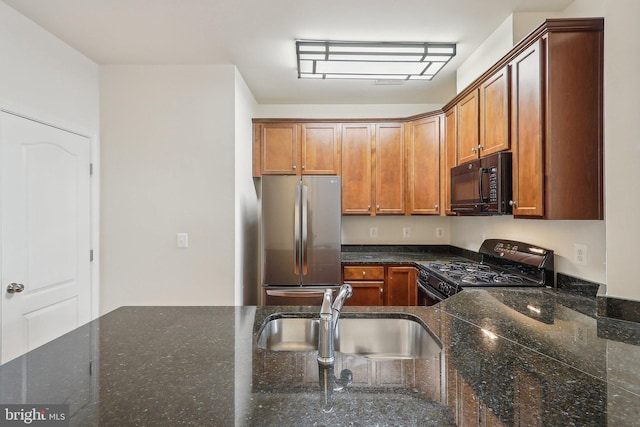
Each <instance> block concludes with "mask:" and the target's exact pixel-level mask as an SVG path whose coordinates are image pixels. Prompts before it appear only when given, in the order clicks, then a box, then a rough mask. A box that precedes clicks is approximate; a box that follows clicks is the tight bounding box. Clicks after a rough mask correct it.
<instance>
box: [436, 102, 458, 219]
mask: <svg viewBox="0 0 640 427" xmlns="http://www.w3.org/2000/svg"><path fill="white" fill-rule="evenodd" d="M457 111H458V110H457V109H456V108H455V107H454V108H451V109H449V110H447V111H445V113H444V142H443V151H444V155H443V159H442V164H443V168H442V169H443V171H442V174H441V175H440V176H441V182H442V187H441V191H442V193H443V197H442V199H443V203H444V212H445V214H447V215H455V212H453V211H452V210H451V168H452V167H454V166H456V165H457V164H458V163H457V150H458V139H457V138H458V137H457V131H456V130H457V123H456V122H457V121H456V118H457Z"/></svg>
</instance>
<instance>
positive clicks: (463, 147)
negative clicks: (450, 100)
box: [456, 89, 480, 164]
mask: <svg viewBox="0 0 640 427" xmlns="http://www.w3.org/2000/svg"><path fill="white" fill-rule="evenodd" d="M479 105H480V97H479V95H478V89H475V90H473V91H471V92H470V93H469V94H468V95H467V96H465V97H464V98H463V99H462V100H460V102H458V104H457V106H456V109H457V110H458V111H457V131H458V137H457V143H458V148H457V153H458V164H461V163H464V162H468V161H470V160H475V159H477V158H478V146H479V145H480V143H479V141H480V132H479V129H478V126H479V113H480V112H479Z"/></svg>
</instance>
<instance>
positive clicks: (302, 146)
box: [253, 122, 340, 176]
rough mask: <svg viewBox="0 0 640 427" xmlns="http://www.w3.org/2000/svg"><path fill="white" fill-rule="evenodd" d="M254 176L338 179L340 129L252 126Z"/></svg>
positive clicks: (282, 124)
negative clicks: (329, 177)
mask: <svg viewBox="0 0 640 427" xmlns="http://www.w3.org/2000/svg"><path fill="white" fill-rule="evenodd" d="M253 173H254V176H260V175H338V174H339V173H340V125H339V124H336V123H290V122H269V123H258V124H254V172H253Z"/></svg>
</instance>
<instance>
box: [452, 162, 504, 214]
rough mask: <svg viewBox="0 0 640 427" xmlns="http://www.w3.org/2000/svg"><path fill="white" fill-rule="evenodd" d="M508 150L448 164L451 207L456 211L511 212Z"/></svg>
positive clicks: (475, 212) (477, 212) (468, 212)
mask: <svg viewBox="0 0 640 427" xmlns="http://www.w3.org/2000/svg"><path fill="white" fill-rule="evenodd" d="M510 201H511V153H507V152H500V153H496V154H491V155H489V156H487V157H483V158H481V159H478V160H472V161H470V162H467V163H463V164H461V165H458V166H456V167H453V168H451V210H452V211H453V212H456V213H457V214H459V215H503V214H510V213H511V204H510V203H509V202H510Z"/></svg>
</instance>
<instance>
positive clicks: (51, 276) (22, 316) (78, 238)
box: [0, 112, 91, 363]
mask: <svg viewBox="0 0 640 427" xmlns="http://www.w3.org/2000/svg"><path fill="white" fill-rule="evenodd" d="M0 156H1V171H0V177H1V178H0V179H1V195H0V197H1V198H0V203H1V205H2V206H1V209H0V211H1V216H2V217H1V227H2V228H1V234H2V235H1V242H2V249H1V251H2V252H1V258H2V261H1V269H2V270H1V275H2V284H1V286H2V289H0V292H1V293H2V347H1V350H2V357H1V361H2V363H4V362H7V361H9V360H11V359H13V358H15V357H17V356H20V355H21V354H23V353H25V352H27V351H29V350H31V349H33V348H36V347H38V346H40V345H42V344H44V343H46V342H48V341H50V340H52V339H54V338H56V337H58V336H60V335H62V334H64V333H66V332H68V331H70V330H72V329H74V328H76V327H77V326H79V325H81V324H83V323H86V322H88V321H89V320H90V318H91V301H90V298H91V288H90V280H91V279H90V259H89V250H90V173H89V164H90V140H89V138H86V137H83V136H79V135H76V134H74V133H71V132H67V131H64V130H60V129H57V128H55V127H52V126H48V125H44V124H42V123H38V122H36V121H33V120H29V119H26V118H23V117H19V116H16V115H13V114H10V113H6V112H2V113H0Z"/></svg>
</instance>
